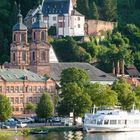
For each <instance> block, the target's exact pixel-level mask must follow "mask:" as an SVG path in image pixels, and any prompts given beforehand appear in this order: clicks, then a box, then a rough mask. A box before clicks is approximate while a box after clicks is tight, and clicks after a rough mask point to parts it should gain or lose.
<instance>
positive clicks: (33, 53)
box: [32, 52, 35, 61]
mask: <svg viewBox="0 0 140 140" xmlns="http://www.w3.org/2000/svg"><path fill="white" fill-rule="evenodd" d="M32 60H33V61H35V52H32Z"/></svg>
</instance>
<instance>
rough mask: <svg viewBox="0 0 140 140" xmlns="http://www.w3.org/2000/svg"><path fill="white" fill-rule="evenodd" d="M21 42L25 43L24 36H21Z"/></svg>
mask: <svg viewBox="0 0 140 140" xmlns="http://www.w3.org/2000/svg"><path fill="white" fill-rule="evenodd" d="M21 42H25V34H23V33H22V34H21Z"/></svg>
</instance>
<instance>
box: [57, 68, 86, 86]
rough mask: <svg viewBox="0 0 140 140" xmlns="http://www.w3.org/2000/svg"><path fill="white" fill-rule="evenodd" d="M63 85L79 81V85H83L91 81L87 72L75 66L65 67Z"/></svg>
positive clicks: (62, 78) (62, 74) (62, 75)
mask: <svg viewBox="0 0 140 140" xmlns="http://www.w3.org/2000/svg"><path fill="white" fill-rule="evenodd" d="M60 82H61V86H62V87H65V86H67V84H68V83H73V82H75V83H77V84H78V86H80V87H83V86H84V85H85V84H86V83H88V82H89V78H88V75H87V73H86V72H85V71H84V70H82V69H78V68H75V67H71V68H67V69H64V70H63V71H62V73H61V80H60Z"/></svg>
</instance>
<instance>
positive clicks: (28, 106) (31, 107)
mask: <svg viewBox="0 0 140 140" xmlns="http://www.w3.org/2000/svg"><path fill="white" fill-rule="evenodd" d="M26 110H28V111H29V112H31V111H32V112H34V111H35V110H36V105H35V104H33V103H31V102H30V103H28V104H27V105H26Z"/></svg>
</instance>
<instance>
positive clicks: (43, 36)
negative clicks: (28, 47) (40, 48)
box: [41, 31, 45, 41]
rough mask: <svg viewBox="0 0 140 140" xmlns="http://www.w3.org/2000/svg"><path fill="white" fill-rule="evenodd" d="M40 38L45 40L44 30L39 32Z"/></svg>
mask: <svg viewBox="0 0 140 140" xmlns="http://www.w3.org/2000/svg"><path fill="white" fill-rule="evenodd" d="M41 40H42V41H44V40H45V31H42V32H41Z"/></svg>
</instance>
